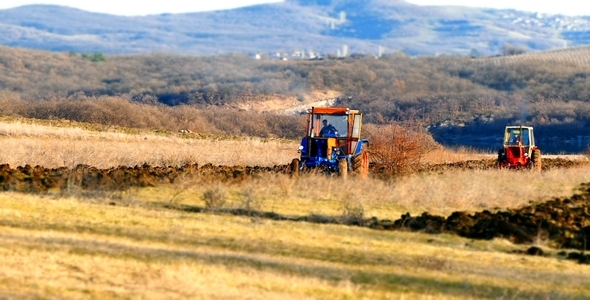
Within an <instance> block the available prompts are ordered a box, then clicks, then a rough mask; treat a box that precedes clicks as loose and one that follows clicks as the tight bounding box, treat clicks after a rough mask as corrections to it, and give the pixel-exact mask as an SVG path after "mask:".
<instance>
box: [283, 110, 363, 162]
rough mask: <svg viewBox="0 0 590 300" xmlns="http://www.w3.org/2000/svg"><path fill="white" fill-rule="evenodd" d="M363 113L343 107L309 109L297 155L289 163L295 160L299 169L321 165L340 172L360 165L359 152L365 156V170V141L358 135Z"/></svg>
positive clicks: (361, 155)
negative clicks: (298, 154) (296, 157)
mask: <svg viewBox="0 0 590 300" xmlns="http://www.w3.org/2000/svg"><path fill="white" fill-rule="evenodd" d="M362 117H363V116H362V114H361V113H360V112H359V111H358V110H352V109H349V108H343V107H312V108H311V109H309V110H308V111H307V126H306V132H305V135H304V137H303V138H302V140H301V145H300V146H299V153H300V158H299V159H297V161H296V162H295V161H294V162H293V163H292V164H297V166H296V167H297V168H298V169H299V171H301V170H304V169H310V168H318V167H321V168H323V169H326V170H329V171H336V172H339V173H343V172H348V171H355V170H357V169H358V168H360V167H361V166H360V165H361V162H360V161H361V160H362V159H361V158H359V156H360V157H364V158H365V160H366V161H365V162H364V164H365V165H366V169H367V172H368V154H367V153H366V149H367V147H368V141H367V140H366V139H362V138H361V125H362ZM355 159H356V161H357V163H356V165H355V162H354V161H355ZM355 166H356V167H355ZM292 168H294V167H292Z"/></svg>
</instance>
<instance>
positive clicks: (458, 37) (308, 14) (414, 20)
mask: <svg viewBox="0 0 590 300" xmlns="http://www.w3.org/2000/svg"><path fill="white" fill-rule="evenodd" d="M0 29H1V30H0V44H2V45H6V46H12V47H24V48H32V49H40V50H49V51H59V52H69V51H75V52H83V53H94V52H101V53H106V54H132V53H135V54H138V53H154V52H164V53H178V54H199V55H212V54H224V53H231V52H241V53H247V54H249V55H254V54H256V53H263V54H265V55H266V54H268V55H271V56H276V55H277V53H279V54H278V55H279V56H280V57H281V58H283V57H284V58H289V59H294V58H300V57H302V56H303V57H314V56H326V55H341V56H346V55H350V54H353V53H364V54H375V55H379V54H383V53H392V52H395V51H403V52H404V53H406V54H409V55H412V56H415V55H434V54H462V55H467V54H471V55H476V56H477V55H494V54H498V53H500V52H502V51H503V49H504V47H506V46H507V45H512V46H515V47H517V48H519V49H525V50H528V51H537V50H548V49H555V48H562V47H564V46H576V45H584V44H588V42H589V41H590V20H589V19H588V18H586V17H566V16H559V15H538V14H533V13H527V12H521V11H515V10H493V9H478V8H467V7H445V6H417V5H413V4H409V3H407V2H405V1H401V0H396V1H379V0H371V1H363V2H358V1H352V0H286V1H284V2H278V3H271V4H263V5H254V6H250V7H243V8H237V9H231V10H221V11H213V12H198V13H185V14H161V15H148V16H141V17H121V16H114V15H107V14H98V13H91V12H86V11H82V10H79V9H74V8H70V7H64V6H53V5H27V6H21V7H17V8H13V9H5V10H0Z"/></svg>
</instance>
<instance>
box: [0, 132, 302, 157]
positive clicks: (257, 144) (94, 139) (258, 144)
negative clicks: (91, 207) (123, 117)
mask: <svg viewBox="0 0 590 300" xmlns="http://www.w3.org/2000/svg"><path fill="white" fill-rule="evenodd" d="M0 142H1V143H2V145H3V151H0V162H2V163H7V164H10V165H11V166H14V167H16V166H21V165H25V164H29V165H32V166H35V165H41V166H44V167H46V168H56V167H61V166H66V167H72V166H75V165H78V164H87V165H92V166H95V167H97V168H110V167H116V166H120V165H124V166H136V165H142V164H144V163H147V164H150V165H158V166H180V165H184V164H194V163H199V164H205V163H212V164H215V165H245V164H248V165H261V166H272V165H275V164H287V163H289V162H291V160H292V159H293V158H295V157H297V155H298V153H297V147H298V143H297V142H296V141H289V140H279V139H259V138H247V137H243V138H231V137H217V138H201V137H199V136H198V135H196V134H176V133H168V134H157V133H152V132H149V131H144V132H140V133H134V134H129V133H124V132H120V131H97V130H91V129H83V128H80V127H63V126H62V124H59V126H48V125H40V124H29V123H24V122H21V121H6V120H4V121H0Z"/></svg>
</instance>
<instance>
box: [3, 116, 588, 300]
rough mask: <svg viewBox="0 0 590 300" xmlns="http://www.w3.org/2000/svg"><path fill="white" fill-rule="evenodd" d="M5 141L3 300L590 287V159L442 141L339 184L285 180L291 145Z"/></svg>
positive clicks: (49, 137) (67, 131)
mask: <svg viewBox="0 0 590 300" xmlns="http://www.w3.org/2000/svg"><path fill="white" fill-rule="evenodd" d="M0 139H1V140H2V143H3V145H4V146H5V147H4V149H6V150H5V151H3V152H2V153H0V162H2V163H4V164H8V165H4V166H3V168H2V170H0V179H2V180H1V181H2V186H3V187H4V189H5V192H4V193H2V194H0V220H1V221H0V227H2V230H1V231H0V232H1V233H0V241H2V242H1V243H0V245H1V246H0V253H2V256H0V257H2V258H0V263H1V264H2V267H0V298H155V299H160V298H176V299H186V298H216V299H217V298H240V299H260V298H270V299H274V298H281V299H283V298H292V299H307V298H313V299H316V298H321V299H326V298H327V299H342V298H354V299H357V298H377V299H402V298H412V299H413V298H418V299H432V298H437V299H438V298H442V299H451V298H452V299H456V298H462V299H471V298H531V299H572V298H573V299H577V298H580V299H582V298H588V297H590V285H589V283H588V280H587V278H589V277H590V268H589V267H588V265H586V264H585V263H586V260H585V256H584V255H583V251H581V250H582V249H584V248H585V247H584V242H585V241H586V240H587V239H588V238H590V230H588V228H590V227H589V226H590V223H589V222H590V219H588V218H587V211H588V207H587V206H588V204H587V203H588V202H589V200H588V199H590V196H588V191H587V186H585V185H584V186H582V184H583V183H587V182H590V175H589V174H590V172H588V169H589V167H588V165H587V163H586V161H587V159H586V158H585V157H576V158H571V157H566V156H563V157H550V158H547V159H546V160H545V161H544V166H545V167H544V170H543V171H542V172H540V173H536V172H528V171H506V170H496V169H494V168H491V167H489V165H490V161H492V162H493V158H490V154H485V153H483V154H482V153H477V152H475V151H469V150H466V149H462V150H454V151H448V150H446V151H445V150H440V152H438V153H436V152H434V153H430V154H429V156H427V157H425V160H424V163H425V164H424V167H423V168H422V169H421V171H420V172H417V173H415V174H410V175H406V176H400V177H396V178H390V179H383V178H378V177H377V176H372V177H370V178H368V179H362V178H355V177H351V178H348V179H346V180H344V179H341V178H338V177H331V176H326V175H323V174H306V175H305V176H301V177H298V178H293V177H291V176H290V175H289V174H288V173H287V172H285V169H284V167H283V166H285V165H286V164H287V163H288V162H289V161H290V160H291V159H292V158H294V157H296V156H297V152H296V151H295V149H297V141H289V140H279V139H254V138H232V137H216V138H212V137H207V138H205V137H200V136H197V135H190V134H189V135H186V134H179V133H154V132H149V131H143V132H140V131H133V132H127V131H124V130H123V131H121V130H114V129H112V128H111V129H108V130H107V129H104V128H98V129H97V128H86V129H84V128H83V127H81V126H79V125H72V126H70V125H64V124H47V123H41V122H37V123H36V122H31V121H30V120H18V121H8V120H4V121H3V122H0ZM26 165H29V166H26ZM84 165H85V166H84ZM35 166H38V167H36V168H35ZM236 166H240V167H236ZM113 178H115V179H116V180H115V179H113ZM107 179H109V180H107ZM8 183H10V184H8ZM550 200H552V201H550ZM484 211H488V212H487V213H486V212H484ZM424 212H428V213H427V214H424ZM461 212H464V213H461ZM533 246H534V247H536V248H532V247H533ZM527 251H528V252H530V253H529V254H527ZM541 252H542V253H541ZM580 253H582V254H580ZM530 254H536V255H530ZM541 254H542V255H541ZM23 266H26V267H23Z"/></svg>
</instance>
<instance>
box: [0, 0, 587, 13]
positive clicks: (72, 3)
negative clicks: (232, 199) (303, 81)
mask: <svg viewBox="0 0 590 300" xmlns="http://www.w3.org/2000/svg"><path fill="white" fill-rule="evenodd" d="M358 1H363V0H358ZM271 2H281V0H167V1H149V0H148V1H145V0H98V1H97V0H1V1H0V9H5V8H13V7H17V6H22V5H28V4H56V5H64V6H69V7H75V8H79V9H83V10H86V11H91V12H99V13H108V14H112V15H120V16H142V15H151V14H162V13H188V12H197V11H210V10H220V9H230V8H236V7H241V6H248V5H255V4H261V3H271ZM406 2H410V3H413V4H418V5H458V6H470V7H488V8H512V9H517V10H522V11H529V12H541V13H553V14H563V15H571V16H575V15H585V16H590V1H588V0H406Z"/></svg>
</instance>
